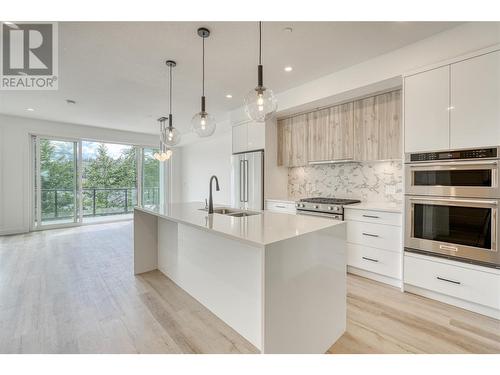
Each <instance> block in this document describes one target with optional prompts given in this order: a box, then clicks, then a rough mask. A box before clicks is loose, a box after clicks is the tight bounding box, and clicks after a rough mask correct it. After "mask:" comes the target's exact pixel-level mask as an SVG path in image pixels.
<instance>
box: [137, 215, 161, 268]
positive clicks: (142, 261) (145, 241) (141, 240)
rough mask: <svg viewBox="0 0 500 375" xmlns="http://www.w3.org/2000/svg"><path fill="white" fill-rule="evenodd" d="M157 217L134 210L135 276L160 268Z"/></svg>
mask: <svg viewBox="0 0 500 375" xmlns="http://www.w3.org/2000/svg"><path fill="white" fill-rule="evenodd" d="M157 222H158V219H157V216H156V215H153V214H149V213H146V212H144V211H141V210H137V209H135V210H134V274H135V275H137V274H139V273H143V272H147V271H152V270H155V269H156V268H157V266H158V230H157Z"/></svg>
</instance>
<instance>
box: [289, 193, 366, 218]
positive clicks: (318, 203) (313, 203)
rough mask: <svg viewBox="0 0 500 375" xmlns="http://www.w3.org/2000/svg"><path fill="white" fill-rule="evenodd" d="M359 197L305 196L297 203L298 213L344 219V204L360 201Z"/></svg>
mask: <svg viewBox="0 0 500 375" xmlns="http://www.w3.org/2000/svg"><path fill="white" fill-rule="evenodd" d="M359 202H361V201H359V200H357V199H339V198H304V199H301V200H300V201H298V202H297V203H296V205H295V206H296V208H297V213H298V214H301V215H313V216H323V217H328V218H331V219H336V220H344V206H345V205H348V204H354V203H359Z"/></svg>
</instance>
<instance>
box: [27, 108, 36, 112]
mask: <svg viewBox="0 0 500 375" xmlns="http://www.w3.org/2000/svg"><path fill="white" fill-rule="evenodd" d="M26 110H27V111H29V112H33V111H34V110H35V109H34V108H26Z"/></svg>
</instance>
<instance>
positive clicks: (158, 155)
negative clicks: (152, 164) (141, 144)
mask: <svg viewBox="0 0 500 375" xmlns="http://www.w3.org/2000/svg"><path fill="white" fill-rule="evenodd" d="M172 153H173V152H172V150H170V149H169V148H168V147H167V145H166V144H165V143H164V142H162V141H160V149H159V150H158V152H155V153H154V154H153V157H154V158H155V159H156V160H158V161H166V160H168V159H170V158H171V157H172Z"/></svg>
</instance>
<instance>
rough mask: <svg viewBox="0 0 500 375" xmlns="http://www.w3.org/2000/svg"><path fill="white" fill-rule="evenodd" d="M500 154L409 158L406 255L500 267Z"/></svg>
mask: <svg viewBox="0 0 500 375" xmlns="http://www.w3.org/2000/svg"><path fill="white" fill-rule="evenodd" d="M499 152H500V147H491V148H482V149H474V150H456V151H443V152H429V153H418V154H407V155H406V158H405V195H406V196H405V207H406V209H405V210H406V211H405V215H406V217H405V222H406V225H405V250H406V251H410V252H420V253H425V254H428V255H435V256H443V257H448V258H452V259H455V260H459V261H464V262H469V263H476V264H481V265H486V266H491V267H496V268H500V252H499V248H498V241H499V237H500V227H499V224H498V208H499V204H500V189H499V184H498V182H499V181H498V179H499V162H500V160H499Z"/></svg>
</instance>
